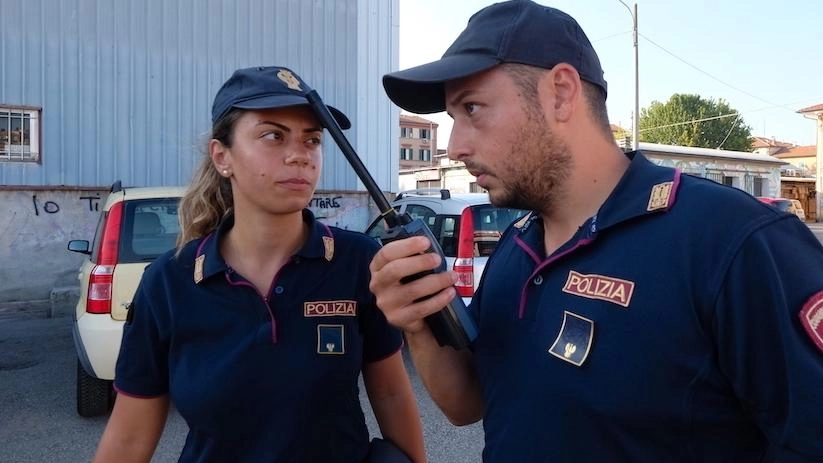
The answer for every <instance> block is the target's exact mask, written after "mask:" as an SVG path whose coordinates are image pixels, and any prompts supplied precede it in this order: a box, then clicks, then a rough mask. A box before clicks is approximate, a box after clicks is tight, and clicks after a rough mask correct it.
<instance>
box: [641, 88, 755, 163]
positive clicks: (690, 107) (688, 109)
mask: <svg viewBox="0 0 823 463" xmlns="http://www.w3.org/2000/svg"><path fill="white" fill-rule="evenodd" d="M723 115H730V116H726V117H719V118H715V117H716V116H723ZM712 118H714V119H712ZM704 119H710V120H704ZM689 121H693V122H689ZM684 122H687V123H685V124H684ZM640 141H645V142H651V143H662V144H665V145H679V146H695V147H701V148H721V149H724V150H734V151H751V144H752V129H751V127H749V126H748V125H746V123H745V122H744V121H743V118H741V117H739V116H737V111H736V110H734V109H732V108H731V107H729V105H728V104H727V103H726V102H725V101H723V99H722V98H721V99H719V100H718V101H716V102H715V101H714V100H713V99H711V98H710V99H703V98H701V97H700V95H686V94H680V93H675V94H674V95H672V96H671V98H669V101H667V102H666V103H661V102H659V101H653V102H652V104H651V105H650V106H649V107H648V108H643V109H642V110H640Z"/></svg>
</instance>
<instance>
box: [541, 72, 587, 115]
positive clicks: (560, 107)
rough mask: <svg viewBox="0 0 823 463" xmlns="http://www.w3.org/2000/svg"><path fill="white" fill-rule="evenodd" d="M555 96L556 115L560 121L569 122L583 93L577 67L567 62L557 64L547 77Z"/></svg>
mask: <svg viewBox="0 0 823 463" xmlns="http://www.w3.org/2000/svg"><path fill="white" fill-rule="evenodd" d="M545 80H546V81H547V82H546V84H547V85H549V86H550V88H551V94H552V95H553V96H554V101H553V102H554V108H553V109H554V117H555V119H556V120H557V121H558V122H568V121H569V119H571V117H572V116H573V115H574V113H575V111H576V109H577V105H578V104H579V103H580V101H581V97H582V95H583V93H582V92H583V85H582V83H581V82H580V74H578V73H577V69H575V68H574V67H573V66H571V65H569V64H567V63H560V64H557V65H555V66H554V67H553V68H552V69H551V71H550V72H549V73H548V76H546V79H545Z"/></svg>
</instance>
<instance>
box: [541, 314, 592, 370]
mask: <svg viewBox="0 0 823 463" xmlns="http://www.w3.org/2000/svg"><path fill="white" fill-rule="evenodd" d="M593 338H594V322H593V321H592V320H589V319H588V318H585V317H581V316H580V315H577V314H574V313H571V312H569V311H568V310H564V311H563V326H561V327H560V333H559V334H558V335H557V339H555V340H554V344H552V346H551V347H549V353H550V354H552V355H554V356H555V357H557V358H559V359H561V360H564V361H566V362H569V363H571V364H574V365H577V366H581V365H583V362H585V361H586V358H587V357H588V356H589V351H590V350H591V348H592V339H593Z"/></svg>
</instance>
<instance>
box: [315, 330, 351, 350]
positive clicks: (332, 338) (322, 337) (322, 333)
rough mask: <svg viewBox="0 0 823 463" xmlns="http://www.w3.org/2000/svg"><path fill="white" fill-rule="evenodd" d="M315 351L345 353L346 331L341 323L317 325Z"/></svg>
mask: <svg viewBox="0 0 823 463" xmlns="http://www.w3.org/2000/svg"><path fill="white" fill-rule="evenodd" d="M317 353H318V354H321V355H342V354H345V353H346V332H345V330H344V329H343V325H317Z"/></svg>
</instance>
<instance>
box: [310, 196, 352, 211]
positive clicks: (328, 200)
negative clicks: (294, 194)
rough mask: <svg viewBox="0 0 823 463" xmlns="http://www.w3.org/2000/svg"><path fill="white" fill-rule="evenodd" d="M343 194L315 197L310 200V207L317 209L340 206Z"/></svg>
mask: <svg viewBox="0 0 823 463" xmlns="http://www.w3.org/2000/svg"><path fill="white" fill-rule="evenodd" d="M341 199H343V197H342V196H319V197H314V198H312V199H311V201H309V205H308V208H309V209H311V208H317V209H337V208H339V207H340V200H341Z"/></svg>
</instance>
